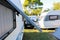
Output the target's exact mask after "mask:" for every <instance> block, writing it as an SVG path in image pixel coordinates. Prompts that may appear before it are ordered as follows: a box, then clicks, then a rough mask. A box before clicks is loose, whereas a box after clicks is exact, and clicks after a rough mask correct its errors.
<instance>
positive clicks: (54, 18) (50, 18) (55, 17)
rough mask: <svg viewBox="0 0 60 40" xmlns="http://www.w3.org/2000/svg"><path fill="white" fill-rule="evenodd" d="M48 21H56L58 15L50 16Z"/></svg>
mask: <svg viewBox="0 0 60 40" xmlns="http://www.w3.org/2000/svg"><path fill="white" fill-rule="evenodd" d="M49 20H58V15H50V16H49Z"/></svg>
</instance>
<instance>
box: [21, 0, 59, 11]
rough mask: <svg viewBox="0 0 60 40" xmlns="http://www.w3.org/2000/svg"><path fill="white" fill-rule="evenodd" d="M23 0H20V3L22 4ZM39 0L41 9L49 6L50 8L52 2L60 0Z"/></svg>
mask: <svg viewBox="0 0 60 40" xmlns="http://www.w3.org/2000/svg"><path fill="white" fill-rule="evenodd" d="M24 1H25V0H21V3H22V4H23V3H24ZM41 2H42V3H43V10H45V9H47V8H49V9H52V7H53V3H54V2H60V0H41Z"/></svg>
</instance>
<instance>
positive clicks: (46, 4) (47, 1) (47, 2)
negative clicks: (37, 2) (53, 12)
mask: <svg viewBox="0 0 60 40" xmlns="http://www.w3.org/2000/svg"><path fill="white" fill-rule="evenodd" d="M41 2H42V3H43V10H45V9H47V8H49V9H52V7H53V3H55V2H60V0H41Z"/></svg>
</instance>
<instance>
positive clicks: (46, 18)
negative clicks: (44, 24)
mask: <svg viewBox="0 0 60 40" xmlns="http://www.w3.org/2000/svg"><path fill="white" fill-rule="evenodd" d="M58 19H60V15H47V16H46V17H45V19H44V21H52V20H58Z"/></svg>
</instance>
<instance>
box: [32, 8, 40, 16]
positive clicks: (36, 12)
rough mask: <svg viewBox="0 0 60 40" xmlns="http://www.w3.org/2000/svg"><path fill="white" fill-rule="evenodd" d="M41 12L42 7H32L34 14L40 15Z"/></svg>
mask: <svg viewBox="0 0 60 40" xmlns="http://www.w3.org/2000/svg"><path fill="white" fill-rule="evenodd" d="M40 12H41V9H39V8H37V9H32V14H33V15H39V14H40Z"/></svg>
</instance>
